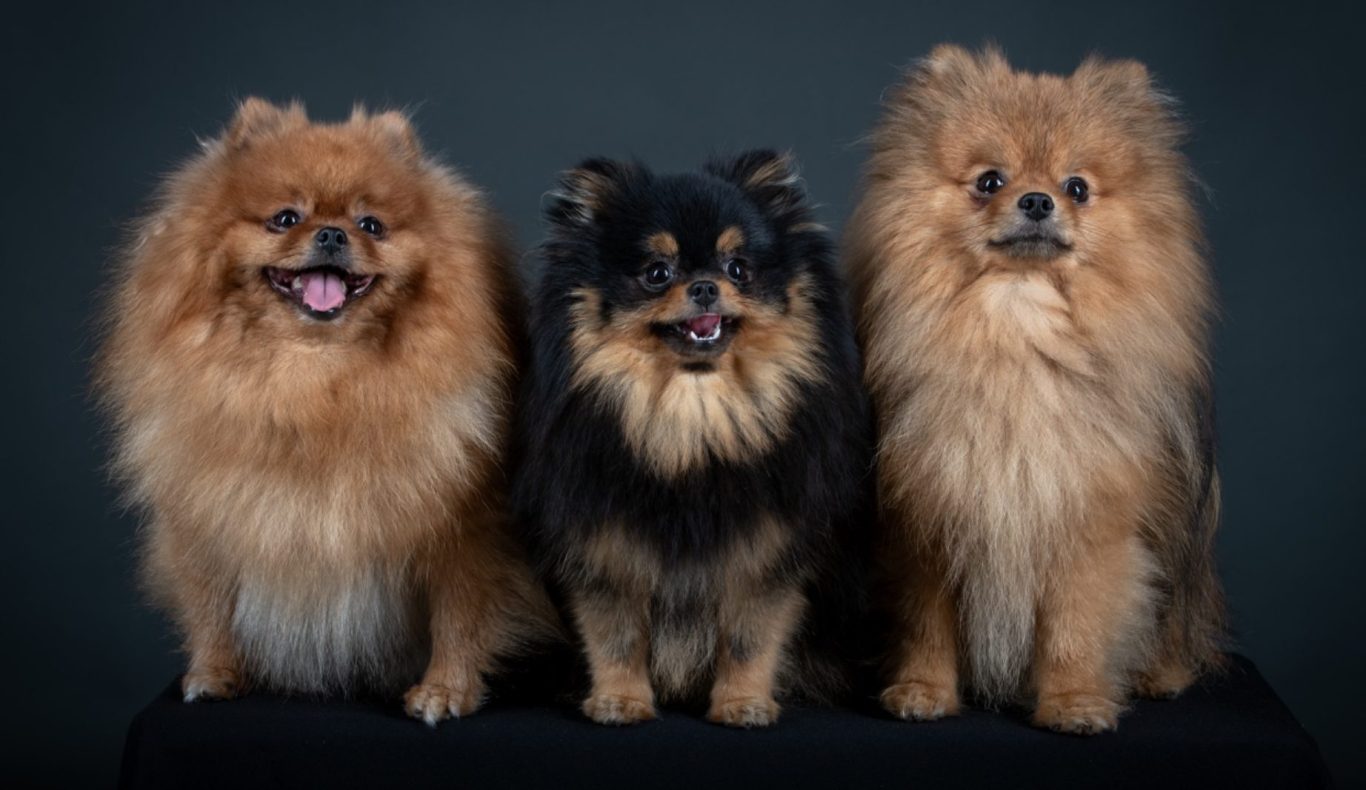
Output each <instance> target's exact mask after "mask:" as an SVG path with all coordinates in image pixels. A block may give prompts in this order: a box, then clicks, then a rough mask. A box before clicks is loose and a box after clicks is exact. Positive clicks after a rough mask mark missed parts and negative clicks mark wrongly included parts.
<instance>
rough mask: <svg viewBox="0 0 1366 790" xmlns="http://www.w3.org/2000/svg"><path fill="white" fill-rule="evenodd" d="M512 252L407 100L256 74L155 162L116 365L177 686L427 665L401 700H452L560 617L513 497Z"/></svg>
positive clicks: (119, 423) (223, 688)
mask: <svg viewBox="0 0 1366 790" xmlns="http://www.w3.org/2000/svg"><path fill="white" fill-rule="evenodd" d="M510 276H511V273H510V271H509V255H508V250H507V247H506V245H505V243H504V240H503V234H502V233H501V231H500V230H499V226H498V223H497V222H496V221H495V219H494V217H493V216H492V215H491V213H490V211H489V209H488V207H487V206H486V204H485V202H484V200H483V199H482V197H481V196H480V195H479V193H478V192H477V191H476V190H474V189H473V188H471V187H470V186H469V185H467V184H466V183H465V182H464V181H462V180H461V179H460V178H458V177H457V176H456V175H455V174H454V173H452V172H451V171H450V170H447V169H446V168H444V167H443V166H441V165H440V164H438V163H436V162H435V161H433V160H432V159H430V158H428V157H427V156H426V155H425V154H424V153H423V151H422V149H421V147H420V145H419V143H418V141H417V139H416V137H415V135H414V133H413V130H412V128H411V127H410V125H409V123H408V121H407V119H406V118H405V117H403V116H402V115H400V114H398V113H394V112H387V113H381V114H367V113H366V112H365V111H363V110H357V111H356V112H355V114H354V115H352V117H351V118H350V120H349V121H347V122H344V123H340V124H317V123H311V122H310V121H309V120H308V118H307V117H306V116H305V114H304V111H303V109H302V108H301V107H300V106H298V105H290V106H288V107H279V106H275V105H272V104H270V103H267V102H265V101H262V100H259V99H249V100H247V101H246V102H244V103H243V104H242V105H241V107H240V109H239V110H238V112H237V115H236V117H235V118H234V119H233V120H232V122H231V123H230V124H229V125H228V128H227V130H226V131H225V133H224V134H223V135H222V136H221V137H219V138H218V139H215V140H212V141H209V142H207V143H206V144H205V145H204V147H203V150H202V151H201V152H200V153H199V154H198V155H197V156H195V157H194V158H193V159H191V160H190V161H189V162H188V163H186V164H185V165H184V166H183V167H181V168H180V169H179V170H177V171H176V172H175V173H173V174H172V175H171V176H170V177H169V178H168V179H167V180H166V182H165V184H164V185H163V188H162V190H161V193H160V196H159V198H158V199H157V201H156V204H155V207H154V208H153V209H152V210H151V212H150V214H149V215H148V216H147V217H146V218H145V219H143V220H142V221H141V222H140V223H139V224H138V226H137V230H136V237H135V240H134V241H133V243H132V244H131V246H130V248H129V250H128V251H127V255H126V256H125V260H124V262H123V266H122V268H121V275H120V278H119V280H118V282H117V285H116V290H115V293H114V294H113V298H112V302H111V306H110V310H109V330H108V337H107V340H106V343H105V345H104V349H103V353H102V355H101V360H100V365H99V384H100V387H101V390H102V392H103V396H104V400H105V402H106V404H107V406H108V408H109V410H110V412H111V414H112V417H113V421H114V426H115V434H116V436H115V439H116V442H115V451H116V459H115V468H116V470H117V472H118V475H119V476H120V477H121V478H122V479H123V480H124V481H125V482H126V484H127V487H128V496H129V498H130V500H131V501H132V502H133V503H134V504H135V505H136V506H138V507H139V508H141V509H142V510H144V511H145V513H146V515H147V524H146V529H145V531H144V540H143V548H144V563H143V564H144V576H145V579H146V583H147V586H148V587H149V588H150V590H151V592H152V593H153V595H154V597H155V599H156V600H157V601H158V602H159V603H160V604H161V605H163V606H164V607H165V608H166V609H167V610H168V611H169V613H170V614H171V615H172V616H173V618H174V620H175V621H176V623H177V624H178V625H179V626H180V628H181V629H182V630H183V632H184V638H185V649H186V651H187V653H188V657H189V669H188V671H187V673H186V674H185V676H184V681H183V688H184V695H185V699H186V700H187V701H190V700H197V699H204V698H226V697H231V696H234V695H235V694H238V693H240V692H241V691H242V690H243V689H244V688H245V687H247V686H248V685H251V684H258V685H261V686H265V687H268V688H272V689H276V690H281V691H290V692H309V693H349V692H352V691H354V690H358V689H368V690H375V691H382V692H398V691H401V690H402V689H403V688H404V687H405V686H407V685H409V684H412V683H414V682H415V681H417V680H418V679H419V677H421V681H420V683H418V684H417V685H415V686H413V687H412V689H411V690H410V691H408V694H407V698H406V703H407V708H408V711H409V712H410V713H411V714H412V715H414V716H418V717H421V718H424V719H425V720H427V721H428V722H429V723H435V722H436V721H437V720H439V719H442V718H445V717H447V716H451V715H455V716H459V715H462V714H466V713H469V712H471V711H473V710H475V708H477V707H478V705H479V704H480V700H481V698H482V697H483V694H484V689H485V681H484V675H485V673H487V672H488V671H490V670H491V669H492V668H493V666H494V663H495V659H496V658H497V657H498V656H500V655H502V654H505V653H507V652H509V651H512V650H514V649H516V648H517V647H518V646H520V645H521V644H523V643H524V642H526V641H527V640H528V639H530V638H533V637H535V636H537V635H538V634H541V633H545V632H547V631H549V630H553V622H554V614H553V610H552V609H551V608H550V606H549V603H548V601H547V600H546V599H545V598H544V595H543V593H541V592H538V587H537V586H536V585H535V583H534V581H533V578H532V576H531V573H530V568H529V566H527V565H526V564H525V561H524V560H523V559H522V558H521V557H520V556H519V550H518V547H517V545H516V543H515V541H512V540H510V532H509V530H508V529H507V525H506V516H505V515H503V514H502V506H503V496H502V493H501V490H500V489H501V487H502V486H503V483H502V479H503V475H502V472H501V471H500V456H501V454H502V452H503V451H504V449H505V448H504V444H505V438H506V437H505V425H506V423H507V422H508V420H509V417H510V415H509V403H510V400H511V389H512V388H513V387H514V386H515V382H514V374H515V370H514V367H515V366H514V364H513V359H514V343H515V338H514V329H515V319H514V316H513V312H514V309H513V308H514V301H515V295H516V292H515V288H514V284H513V282H512V280H511V279H510ZM424 663H425V665H426V672H425V675H422V667H423V665H424Z"/></svg>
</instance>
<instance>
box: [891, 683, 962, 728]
mask: <svg viewBox="0 0 1366 790" xmlns="http://www.w3.org/2000/svg"><path fill="white" fill-rule="evenodd" d="M881 700H882V707H883V708H885V709H886V710H887V712H888V713H890V714H892V715H893V716H896V717H897V718H899V719H907V720H910V721H934V720H935V719H942V718H944V717H945V716H955V715H957V714H958V710H959V706H958V690H957V689H955V688H953V687H952V686H935V685H931V684H929V683H921V682H920V681H915V680H913V681H911V682H910V683H897V684H896V685H894V686H889V687H888V688H887V690H886V691H884V692H882V697H881Z"/></svg>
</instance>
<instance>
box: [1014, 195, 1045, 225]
mask: <svg viewBox="0 0 1366 790" xmlns="http://www.w3.org/2000/svg"><path fill="white" fill-rule="evenodd" d="M1020 211H1023V212H1024V215H1025V216H1026V217H1029V218H1030V219H1032V220H1034V221H1035V222H1038V221H1040V220H1042V219H1046V218H1047V217H1048V215H1049V214H1052V213H1053V198H1051V197H1049V196H1048V195H1045V194H1044V193H1042V192H1030V193H1029V194H1028V195H1025V196H1024V197H1022V198H1020Z"/></svg>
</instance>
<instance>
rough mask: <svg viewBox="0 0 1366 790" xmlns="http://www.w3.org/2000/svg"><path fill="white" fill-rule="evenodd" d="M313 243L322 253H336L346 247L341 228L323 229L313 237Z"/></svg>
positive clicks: (344, 234)
mask: <svg viewBox="0 0 1366 790" xmlns="http://www.w3.org/2000/svg"><path fill="white" fill-rule="evenodd" d="M313 243H314V244H316V245H318V249H320V250H322V251H323V252H337V251H339V250H340V249H341V248H342V247H345V246H346V231H344V230H342V229H341V228H323V229H322V230H320V231H318V235H316V236H314V237H313Z"/></svg>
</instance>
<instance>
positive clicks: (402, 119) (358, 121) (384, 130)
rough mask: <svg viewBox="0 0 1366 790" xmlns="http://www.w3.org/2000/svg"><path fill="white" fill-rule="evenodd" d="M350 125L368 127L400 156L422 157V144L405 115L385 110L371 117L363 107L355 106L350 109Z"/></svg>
mask: <svg viewBox="0 0 1366 790" xmlns="http://www.w3.org/2000/svg"><path fill="white" fill-rule="evenodd" d="M351 123H352V124H355V125H359V126H366V127H368V128H369V129H370V131H371V132H372V133H374V135H375V136H376V137H378V138H379V139H381V140H384V141H385V142H387V143H389V144H390V145H391V146H393V149H394V152H395V153H397V154H398V155H400V156H403V157H420V156H421V155H422V142H421V141H420V140H419V139H418V137H417V132H416V131H415V130H414V129H413V123H412V120H411V119H410V118H409V117H408V115H407V114H406V113H403V112H400V111H398V110H386V111H385V112H381V113H376V114H374V115H371V114H370V113H369V112H368V111H367V110H366V109H365V107H363V106H361V105H359V104H357V105H356V106H354V107H353V108H351Z"/></svg>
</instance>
